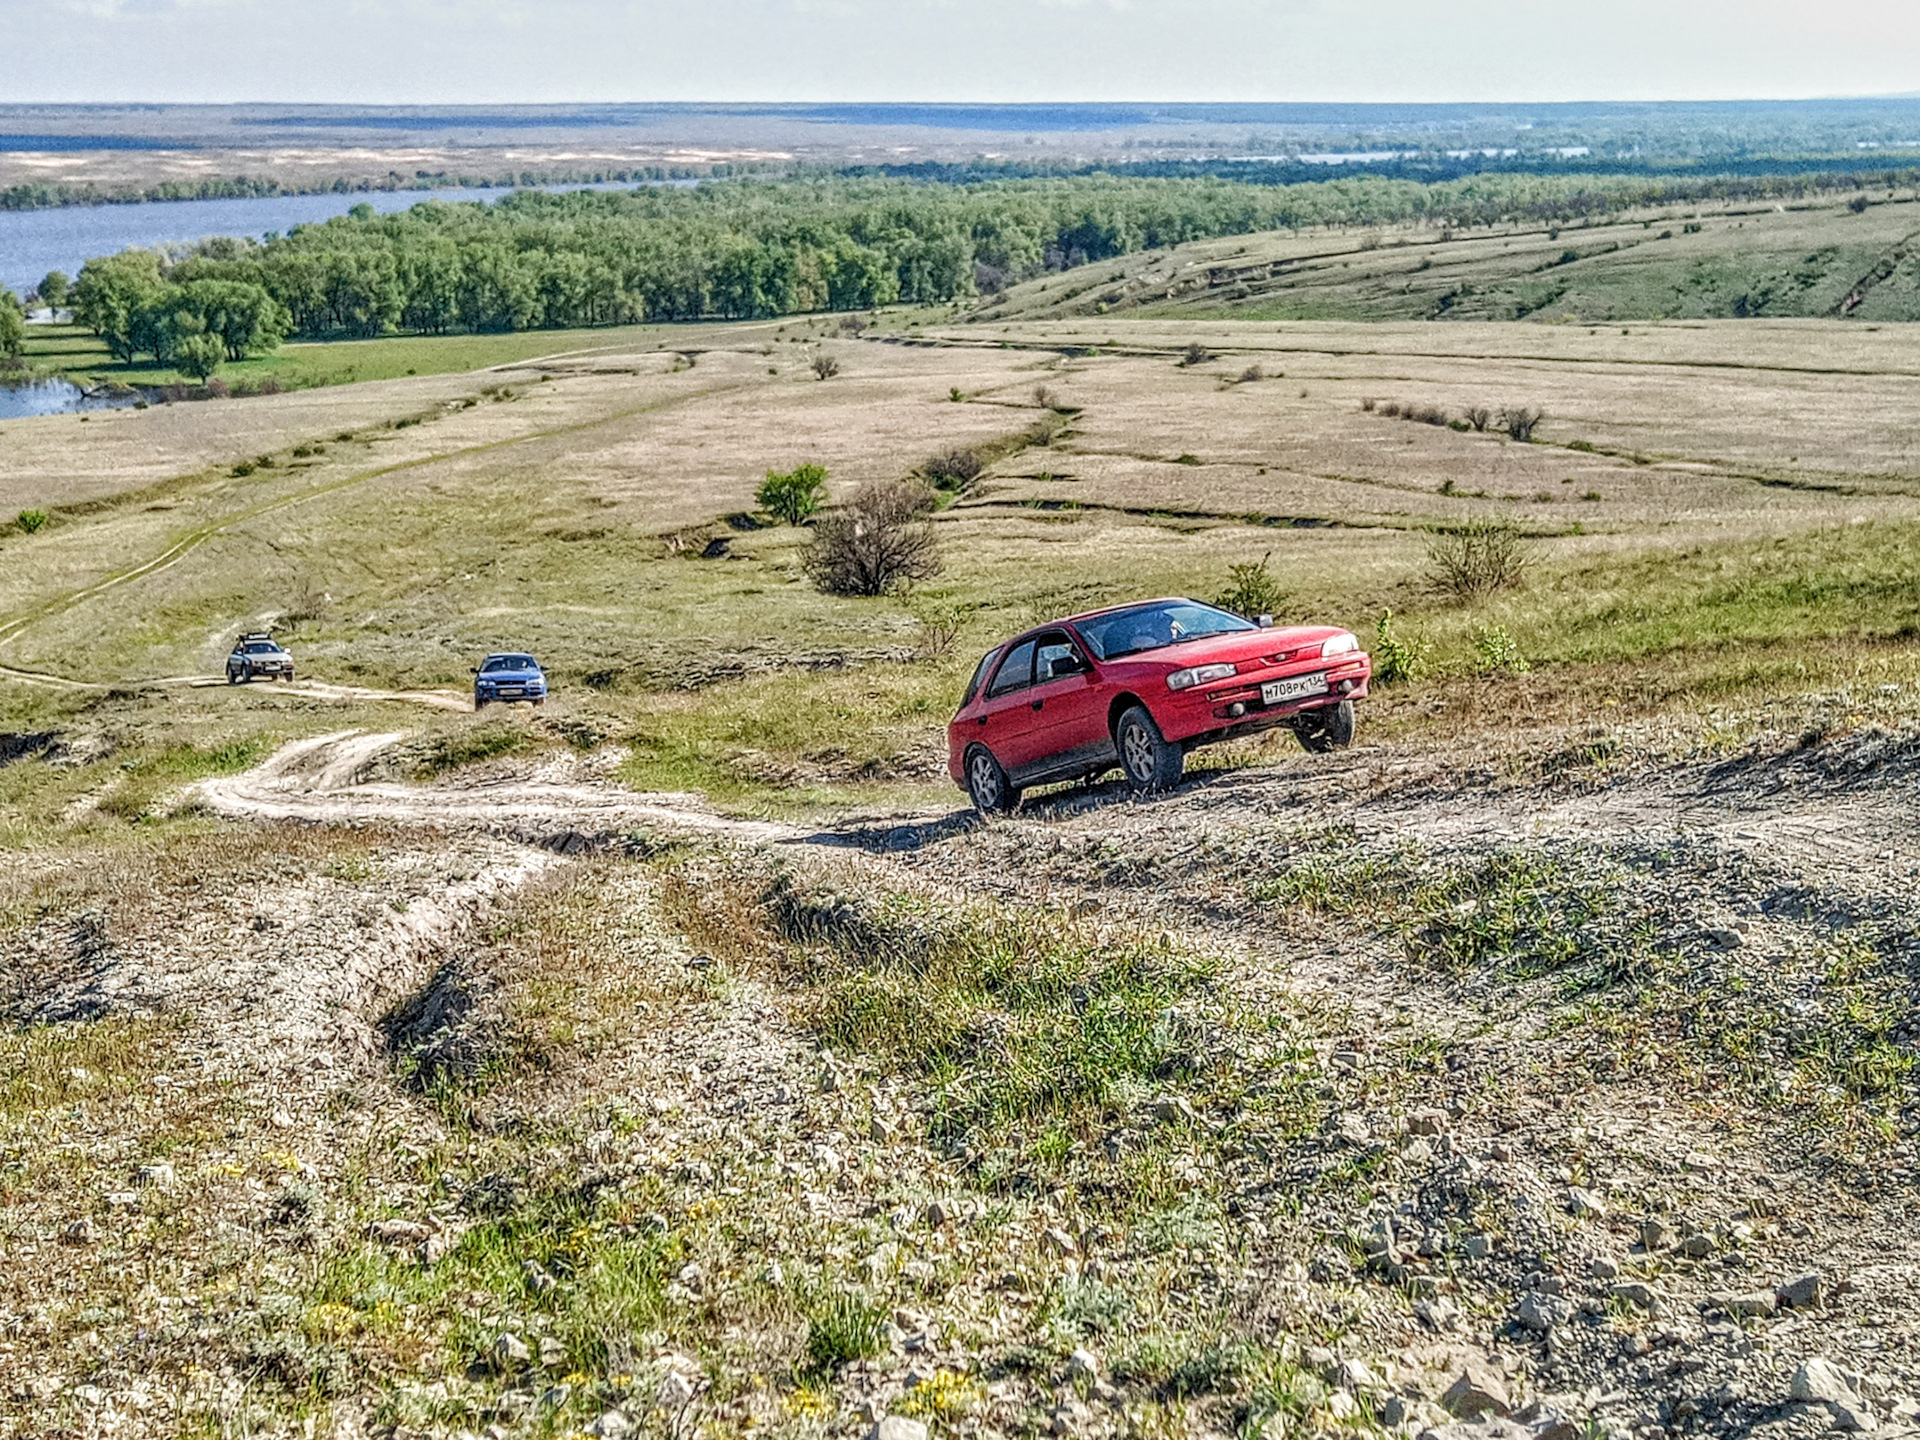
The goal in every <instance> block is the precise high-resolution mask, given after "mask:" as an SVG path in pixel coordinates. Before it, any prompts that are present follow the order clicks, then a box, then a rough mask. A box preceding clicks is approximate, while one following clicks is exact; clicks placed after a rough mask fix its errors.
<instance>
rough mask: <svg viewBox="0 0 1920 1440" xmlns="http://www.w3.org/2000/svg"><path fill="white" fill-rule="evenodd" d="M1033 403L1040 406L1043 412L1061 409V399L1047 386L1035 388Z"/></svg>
mask: <svg viewBox="0 0 1920 1440" xmlns="http://www.w3.org/2000/svg"><path fill="white" fill-rule="evenodd" d="M1033 403H1034V404H1036V405H1038V406H1039V407H1040V408H1041V409H1042V410H1058V409H1059V408H1060V397H1059V396H1057V395H1055V394H1054V393H1053V391H1052V389H1051V388H1050V387H1048V386H1046V385H1036V386H1034V387H1033Z"/></svg>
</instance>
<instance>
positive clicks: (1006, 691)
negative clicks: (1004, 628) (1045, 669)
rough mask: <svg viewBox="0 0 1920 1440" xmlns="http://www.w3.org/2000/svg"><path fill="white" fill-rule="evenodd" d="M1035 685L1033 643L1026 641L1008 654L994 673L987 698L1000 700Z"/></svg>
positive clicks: (988, 687)
mask: <svg viewBox="0 0 1920 1440" xmlns="http://www.w3.org/2000/svg"><path fill="white" fill-rule="evenodd" d="M1031 684H1033V641H1031V640H1025V641H1022V642H1021V643H1020V644H1018V645H1016V646H1014V647H1013V649H1011V650H1009V651H1008V652H1007V658H1006V659H1005V660H1003V661H1001V663H1000V668H999V669H998V670H997V671H995V672H994V676H993V683H992V684H991V685H989V686H987V698H988V699H989V700H995V699H998V698H999V697H1000V696H1002V695H1011V694H1012V693H1013V692H1014V691H1016V690H1024V689H1026V688H1027V687H1028V686H1029V685H1031Z"/></svg>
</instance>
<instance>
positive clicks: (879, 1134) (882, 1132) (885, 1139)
mask: <svg viewBox="0 0 1920 1440" xmlns="http://www.w3.org/2000/svg"><path fill="white" fill-rule="evenodd" d="M867 1138H868V1139H869V1140H871V1141H873V1143H874V1144H876V1145H891V1144H893V1142H894V1141H895V1140H898V1139H899V1138H900V1127H899V1126H898V1125H896V1124H894V1123H893V1122H892V1121H891V1120H886V1119H883V1118H881V1117H880V1116H878V1115H876V1116H874V1117H873V1121H872V1123H871V1124H869V1125H868V1126H867Z"/></svg>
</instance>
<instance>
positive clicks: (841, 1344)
mask: <svg viewBox="0 0 1920 1440" xmlns="http://www.w3.org/2000/svg"><path fill="white" fill-rule="evenodd" d="M886 1320H887V1317H886V1316H885V1315H884V1314H882V1313H881V1312H880V1311H879V1310H878V1309H876V1308H875V1307H873V1306H872V1305H869V1304H868V1303H867V1302H866V1301H865V1300H863V1299H862V1298H861V1297H860V1296H858V1295H851V1294H848V1293H847V1292H846V1291H844V1290H835V1291H832V1292H830V1293H829V1294H827V1295H825V1296H824V1297H822V1298H821V1299H820V1300H819V1301H817V1302H816V1303H815V1304H814V1305H813V1306H812V1307H811V1310H810V1313H809V1314H808V1316H807V1373H808V1374H810V1375H812V1376H814V1377H815V1378H817V1379H826V1378H828V1377H829V1376H831V1375H832V1374H833V1372H834V1371H836V1370H838V1369H839V1368H840V1367H841V1366H842V1365H845V1364H847V1363H849V1362H850V1361H854V1360H870V1359H872V1358H873V1357H874V1356H876V1355H878V1354H879V1353H880V1352H881V1351H882V1350H883V1349H884V1348H885V1331H886Z"/></svg>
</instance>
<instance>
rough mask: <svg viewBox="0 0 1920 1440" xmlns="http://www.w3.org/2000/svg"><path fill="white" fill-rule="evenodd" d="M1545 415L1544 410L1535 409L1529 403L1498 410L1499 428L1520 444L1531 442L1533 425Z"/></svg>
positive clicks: (1544, 417)
mask: <svg viewBox="0 0 1920 1440" xmlns="http://www.w3.org/2000/svg"><path fill="white" fill-rule="evenodd" d="M1546 418H1547V415H1546V412H1545V411H1544V410H1536V409H1534V408H1533V407H1532V406H1530V405H1520V406H1517V407H1514V408H1511V409H1507V410H1502V411H1501V412H1500V428H1501V429H1503V430H1505V431H1506V432H1507V434H1508V435H1509V436H1511V437H1512V438H1513V439H1515V440H1518V441H1519V442H1520V443H1521V444H1522V445H1531V444H1532V443H1533V427H1534V426H1536V425H1538V424H1539V423H1540V422H1541V421H1542V420H1544V419H1546Z"/></svg>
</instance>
